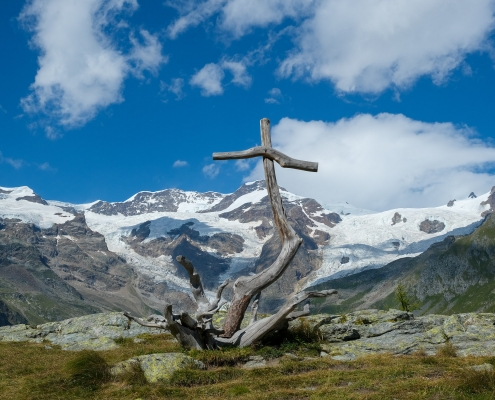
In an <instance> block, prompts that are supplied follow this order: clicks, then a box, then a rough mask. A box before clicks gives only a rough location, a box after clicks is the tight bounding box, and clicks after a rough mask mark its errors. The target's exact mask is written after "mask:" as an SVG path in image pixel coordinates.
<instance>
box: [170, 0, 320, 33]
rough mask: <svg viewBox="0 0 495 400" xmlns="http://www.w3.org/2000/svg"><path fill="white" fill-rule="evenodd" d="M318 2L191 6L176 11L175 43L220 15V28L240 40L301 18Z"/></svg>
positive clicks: (215, 0) (240, 0)
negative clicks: (289, 18) (250, 34)
mask: <svg viewBox="0 0 495 400" xmlns="http://www.w3.org/2000/svg"><path fill="white" fill-rule="evenodd" d="M315 2H316V1H314V0H206V1H203V2H199V3H197V4H195V6H194V5H192V3H191V2H187V4H183V7H176V8H177V9H178V10H179V12H181V14H182V15H181V17H180V18H178V19H177V20H176V21H175V22H174V23H173V24H172V25H170V26H169V28H168V34H169V36H170V37H171V38H172V39H175V38H176V37H177V36H178V35H179V34H180V33H182V32H184V31H186V30H187V29H189V28H191V27H195V26H197V25H199V24H200V23H201V22H203V21H205V20H207V19H208V18H210V17H211V16H213V15H215V14H217V13H220V14H221V15H220V17H219V20H218V26H219V28H220V29H222V30H223V31H228V32H229V33H231V34H232V35H233V36H234V37H236V38H239V37H241V36H243V35H245V34H246V33H248V32H250V31H251V30H252V28H253V27H267V26H268V25H271V24H279V23H280V22H282V21H283V20H284V19H285V18H287V17H291V18H296V19H298V18H301V17H302V16H304V15H307V14H308V13H309V12H311V10H312V9H313V4H314V3H315Z"/></svg>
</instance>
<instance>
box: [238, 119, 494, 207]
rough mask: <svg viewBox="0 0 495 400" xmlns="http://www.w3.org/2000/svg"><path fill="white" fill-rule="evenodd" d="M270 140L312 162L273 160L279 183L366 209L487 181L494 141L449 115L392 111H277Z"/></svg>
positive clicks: (435, 199) (478, 188)
mask: <svg viewBox="0 0 495 400" xmlns="http://www.w3.org/2000/svg"><path fill="white" fill-rule="evenodd" d="M273 143H274V147H276V148H277V149H279V150H280V151H282V152H284V153H285V154H287V155H288V156H290V157H294V158H298V159H303V160H307V161H316V162H319V170H318V172H317V173H311V172H304V171H297V170H291V169H282V168H277V177H278V181H279V183H280V185H282V186H284V187H286V188H287V189H288V190H291V191H293V192H295V193H298V194H300V195H304V196H308V197H314V198H317V199H320V200H322V201H326V202H331V201H348V202H349V203H351V204H354V205H355V206H358V207H362V208H366V209H373V210H386V209H391V208H396V207H426V206H437V205H442V204H446V203H447V202H448V201H449V200H451V199H462V198H466V197H467V195H468V194H469V193H470V192H471V191H474V192H475V193H485V192H487V191H488V190H490V188H491V187H492V186H493V185H495V175H492V174H490V173H489V172H488V169H489V168H490V167H493V166H494V165H495V148H494V147H491V146H490V145H488V144H487V143H484V142H482V141H480V140H479V139H477V138H476V137H475V136H474V135H473V132H472V131H471V130H470V129H469V128H466V127H463V128H460V127H456V126H454V125H452V124H451V123H425V122H421V121H415V120H412V119H409V118H407V117H405V116H403V115H400V114H399V115H393V114H379V115H376V116H372V115H368V114H362V115H357V116H355V117H353V118H350V119H341V120H339V121H337V122H335V123H325V122H322V121H311V122H303V121H297V120H293V119H289V118H284V119H282V120H281V121H280V122H279V123H278V124H277V125H276V126H274V127H273ZM255 179H263V170H262V165H261V163H258V164H257V166H256V167H255V169H254V170H253V171H252V172H251V173H250V175H249V176H248V177H246V181H252V180H255Z"/></svg>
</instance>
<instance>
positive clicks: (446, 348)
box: [437, 340, 457, 357]
mask: <svg viewBox="0 0 495 400" xmlns="http://www.w3.org/2000/svg"><path fill="white" fill-rule="evenodd" d="M437 356H438V357H457V350H456V348H455V346H454V345H453V344H452V342H450V341H449V340H447V341H446V342H445V344H444V345H443V346H439V347H438V349H437Z"/></svg>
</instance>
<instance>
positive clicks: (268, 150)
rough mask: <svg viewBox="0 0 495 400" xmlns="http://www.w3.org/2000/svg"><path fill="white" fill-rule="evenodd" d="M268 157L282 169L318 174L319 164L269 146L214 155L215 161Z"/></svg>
mask: <svg viewBox="0 0 495 400" xmlns="http://www.w3.org/2000/svg"><path fill="white" fill-rule="evenodd" d="M259 156H262V157H266V158H269V159H270V160H272V161H276V162H277V163H278V164H279V165H280V166H281V167H282V168H293V169H300V170H302V171H309V172H318V163H317V162H311V161H302V160H296V159H295V158H292V157H289V156H286V155H285V154H284V153H282V152H280V151H278V150H275V149H274V148H272V147H269V146H257V147H252V148H250V149H247V150H243V151H229V152H225V153H213V159H214V160H238V159H243V158H253V157H259Z"/></svg>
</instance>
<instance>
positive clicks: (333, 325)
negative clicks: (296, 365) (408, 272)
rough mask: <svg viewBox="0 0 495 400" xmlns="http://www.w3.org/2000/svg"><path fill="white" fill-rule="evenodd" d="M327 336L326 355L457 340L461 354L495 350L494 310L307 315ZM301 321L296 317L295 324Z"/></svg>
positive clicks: (343, 356) (431, 347) (409, 349)
mask: <svg viewBox="0 0 495 400" xmlns="http://www.w3.org/2000/svg"><path fill="white" fill-rule="evenodd" d="M306 321H307V322H308V323H309V325H310V326H311V328H312V329H318V331H319V334H320V336H321V339H322V342H323V343H322V349H323V352H322V356H328V357H332V358H333V359H336V360H344V361H351V360H354V359H356V358H358V357H362V356H365V355H368V354H377V353H392V354H396V355H400V354H411V353H414V352H416V351H424V352H426V353H427V354H429V355H433V354H435V353H436V352H437V350H438V348H439V347H440V346H445V345H446V344H447V343H449V344H451V345H453V347H454V348H455V350H456V352H457V355H459V356H468V355H473V356H487V355H495V314H489V313H467V314H455V315H432V314H431V315H425V316H420V317H415V316H414V315H413V314H412V313H410V312H405V311H399V310H394V309H390V310H388V311H380V310H363V311H356V312H354V313H349V314H343V315H328V314H318V315H313V316H310V317H307V319H306ZM300 323H302V322H301V320H298V321H294V322H292V324H293V326H296V325H297V324H300Z"/></svg>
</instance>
